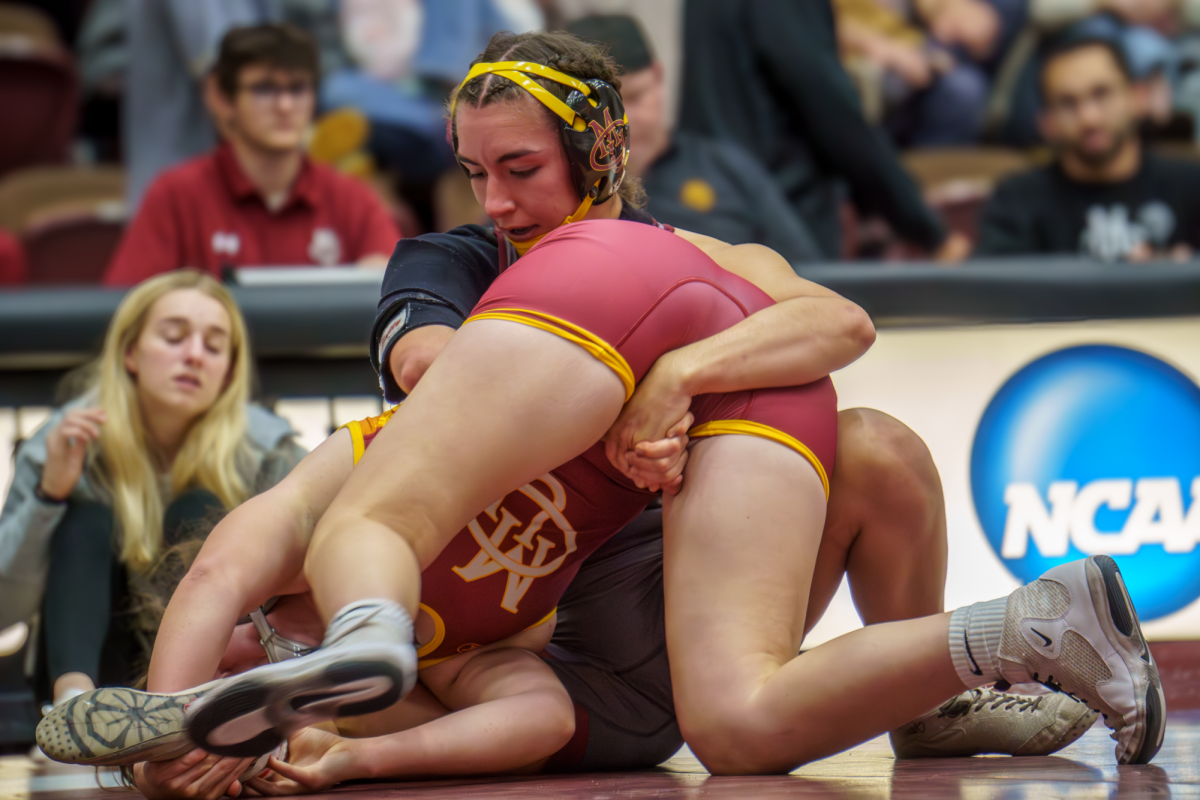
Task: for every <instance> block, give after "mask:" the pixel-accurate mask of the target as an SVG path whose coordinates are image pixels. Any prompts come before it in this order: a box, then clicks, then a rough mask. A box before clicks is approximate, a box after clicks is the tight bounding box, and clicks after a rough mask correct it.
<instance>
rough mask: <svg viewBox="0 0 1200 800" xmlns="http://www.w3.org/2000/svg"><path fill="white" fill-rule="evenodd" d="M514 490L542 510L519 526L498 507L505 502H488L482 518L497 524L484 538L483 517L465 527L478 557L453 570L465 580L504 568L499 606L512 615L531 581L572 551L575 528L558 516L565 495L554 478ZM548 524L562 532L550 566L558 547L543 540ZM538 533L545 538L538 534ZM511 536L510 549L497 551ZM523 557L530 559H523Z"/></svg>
mask: <svg viewBox="0 0 1200 800" xmlns="http://www.w3.org/2000/svg"><path fill="white" fill-rule="evenodd" d="M537 483H540V484H543V485H544V486H546V487H547V488H548V489H549V490H550V495H551V496H550V497H546V495H545V493H544V492H542V491H541V490H540V489H539V488H537V487H536V486H535V485H534V484H537ZM517 491H518V492H520V493H521V494H523V495H525V496H526V497H528V498H529V499H530V500H532V501H533V502H534V503H536V504H537V505H538V508H540V509H541V510H540V511H538V513H537V514H536V515H534V517H533V519H531V520H530V521H529V524H528V525H525V526H524V527H523V528H522V524H523V523H522V522H521V520H519V519H517V518H516V517H515V516H514V515H513V514H512V512H511V511H509V510H508V509H507V508H505V507H504V506H502V505H501V503H503V502H504V499H503V498H502V499H500V500H497V501H496V502H495V503H492V504H491V505H490V506H488V508H487V509H486V510H485V511H484V514H486V515H487V516H488V517H489V518H490V519H491V520H492V522H494V523H496V526H495V527H494V528H493V529H492V532H491V533H490V534H489V533H487V532H485V531H484V529H483V526H482V525H481V524H480V522H479V521H480V519H482V518H483V516H484V515H483V514H480V515H479V516H478V517H476V518H475V519H473V520H471V522H470V523H469V524H468V525H467V528H468V530H470V531H471V535H472V536H473V537H475V541H476V542H477V543H478V544H479V553H478V554H476V556H475V557H474V558H472V559H471V561H470V563H468V564H466V565H465V566H461V567H455V568H454V571H455V572H456V573H458V575H459V577H461V578H462V579H463V580H465V581H467V582H470V581H477V580H479V579H480V578H486V577H487V576H489V575H494V574H496V573H497V572H500V571H501V570H507V571H508V582H507V583H506V584H505V587H504V597H503V599H502V600H501V602H500V607H501V608H503V609H504V610H505V611H508V612H511V613H513V614H516V613H517V611H518V608H517V607H518V605H519V604H520V602H521V598H522V597H524V596H525V593H526V592H528V591H529V587H531V586H532V585H533V582H534V581H535V580H537V579H538V578H544V577H546V576H547V575H550V574H552V573H553V572H555V571H556V570H557V569H558V568H559V567H561V566H562V565H563V562H565V561H566V560H567V556H569V555H571V553H574V552H575V550H576V549H577V548H576V544H575V537H576V534H575V530H574V529H573V528H572V527H571V523H570V522H568V521H567V518H566V517H565V516H563V511H564V510H565V509H566V507H567V492H566V490H565V489H563V485H562V484H561V483H559V481H558V479H557V478H555V477H554V476H553V475H550V474H549V473H547V474H546V475H543V476H542V477H540V478H538V479H537V480H536V481H534V482H533V483H527V484H525V485H524V486H522V487H521V488H520V489H518V490H517ZM547 522H549V523H552V524H553V525H554V526H555V527H557V528H558V529H559V530H560V531H562V543H561V551H560V552H559V553H557V557H556V558H555V559H554V560H552V561H549V562H547V560H546V559H547V558H549V557H550V556H551V555H554V552H553V551H555V550H560V544H559V543H557V542H555V541H552V540H551V539H549V538H547V536H549V535H550V530H549V529H547V528H546V523H547ZM542 533H545V534H547V536H543V535H541V534H542ZM510 534H512V536H511V541H512V542H513V545H512V547H508V548H507V549H504V550H501V548H502V547H504V545H505V540H506V539H509V538H510V536H509V535H510ZM526 555H529V559H528V561H527V560H526Z"/></svg>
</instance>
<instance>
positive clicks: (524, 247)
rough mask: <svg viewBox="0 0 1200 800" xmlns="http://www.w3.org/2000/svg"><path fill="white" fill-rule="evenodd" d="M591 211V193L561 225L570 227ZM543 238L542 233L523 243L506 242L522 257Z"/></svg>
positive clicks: (510, 240)
mask: <svg viewBox="0 0 1200 800" xmlns="http://www.w3.org/2000/svg"><path fill="white" fill-rule="evenodd" d="M591 210H592V193H591V192H589V193H588V196H587V197H585V198H583V202H582V203H580V204H579V208H577V209H575V213H574V214H572V215H571V216H569V217H567V218H566V219H564V220H563V222H562V224H563V225H570V224H571V223H572V222H579V220H581V219H583V218H584V217H586V216H587V213H588V212H589V211H591ZM545 236H546V234H544V233H543V234H542V235H541V236H535V237H533V238H532V239H528V240H526V241H524V242H514V241H513V240H512V239H509V240H508V241H509V242H510V243H511V244H512V246H513V249H514V250H516V251H517V255H519V256H523V255H525V254H526V253H527V252H529V248H531V247H533V246H534V245H535V244H537V243H538V242H540V241H541V240H542V239H543V238H545Z"/></svg>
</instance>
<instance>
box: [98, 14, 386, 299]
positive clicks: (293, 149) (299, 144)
mask: <svg viewBox="0 0 1200 800" xmlns="http://www.w3.org/2000/svg"><path fill="white" fill-rule="evenodd" d="M318 75H319V72H318V66H317V50H316V46H315V44H314V43H313V41H312V39H311V38H310V37H309V36H308V35H307V34H305V33H303V32H302V31H300V30H299V29H297V28H294V27H291V26H288V25H274V24H271V25H257V26H252V27H244V28H234V29H232V30H230V31H229V33H227V34H226V35H225V38H224V39H223V40H222V41H221V49H220V54H219V56H218V58H217V61H216V63H215V64H214V66H213V68H212V71H211V73H210V74H209V75H208V77H207V79H206V84H205V100H206V102H207V105H208V108H209V112H210V113H211V114H212V117H213V122H214V124H215V126H216V128H217V130H218V132H219V134H220V136H221V138H222V140H223V141H222V143H221V144H220V145H218V146H217V148H216V149H215V150H214V151H213V152H211V153H209V154H207V155H204V156H200V157H199V158H195V159H192V160H190V161H187V162H185V163H183V164H181V165H179V166H177V167H174V168H172V169H170V170H167V171H166V172H164V173H162V174H161V175H160V176H159V177H158V178H157V180H155V181H154V183H153V184H152V185H151V186H150V189H149V191H148V192H147V193H146V197H145V199H144V201H143V202H142V205H141V208H140V209H139V211H138V213H137V215H136V216H135V217H134V219H133V220H132V222H131V223H130V226H129V229H128V230H127V231H126V233H125V238H124V240H123V241H122V242H121V246H120V248H119V249H118V250H117V254H116V256H115V257H114V258H113V262H112V263H111V264H110V265H109V268H108V272H107V273H106V274H105V283H107V284H109V285H116V286H129V285H132V284H135V283H138V282H139V281H142V280H145V279H146V278H148V277H150V276H151V275H155V274H158V273H160V272H166V271H168V270H172V269H178V268H180V267H196V268H199V269H203V270H206V271H208V272H212V273H213V274H217V275H219V274H220V273H221V270H222V269H223V268H224V267H237V266H265V265H272V264H278V265H288V266H299V265H305V264H311V265H317V266H335V265H341V264H360V265H365V266H372V265H373V266H378V267H380V268H382V267H383V266H384V265H386V263H387V259H388V257H389V256H390V255H391V252H392V249H393V248H394V247H395V245H396V240H397V239H399V238H400V233H399V231H398V230H397V228H396V225H395V223H394V222H393V221H392V219H391V217H390V216H389V215H388V213H387V210H386V209H385V208H384V206H383V204H382V203H381V202H380V201H379V200H378V198H377V197H376V196H375V195H374V194H373V193H372V192H371V190H370V189H369V188H368V187H367V186H366V185H365V184H363V183H361V182H359V181H357V180H356V179H353V178H349V177H345V176H342V175H339V174H337V173H336V172H334V171H333V170H331V169H329V168H328V167H325V166H322V165H320V164H314V163H313V162H311V161H310V160H309V159H308V158H307V156H306V155H305V154H304V151H303V144H304V134H305V131H306V130H307V129H308V126H309V125H310V124H311V123H312V118H313V109H314V106H315V102H316V81H317V78H318Z"/></svg>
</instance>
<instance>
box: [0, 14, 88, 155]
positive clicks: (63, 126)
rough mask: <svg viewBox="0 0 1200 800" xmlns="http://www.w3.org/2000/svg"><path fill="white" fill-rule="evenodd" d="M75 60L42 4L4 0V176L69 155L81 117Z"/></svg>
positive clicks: (0, 32)
mask: <svg viewBox="0 0 1200 800" xmlns="http://www.w3.org/2000/svg"><path fill="white" fill-rule="evenodd" d="M78 94H79V89H78V82H77V79H76V75H75V65H74V63H73V61H72V59H71V55H70V53H68V52H67V51H66V50H65V49H64V48H63V46H62V45H61V44H60V43H59V41H58V36H57V33H56V32H55V30H54V24H53V23H52V22H50V20H49V19H48V18H47V17H46V16H45V15H44V14H42V13H41V12H39V11H37V9H33V8H27V7H24V6H17V5H13V4H8V3H2V4H0V108H3V109H4V115H5V119H4V123H3V124H0V175H3V174H4V173H7V172H10V171H12V170H14V169H17V168H19V167H23V166H27V165H31V164H48V163H61V162H63V161H65V160H66V158H67V153H68V149H69V147H70V145H71V139H72V137H73V135H74V133H75V125H76V120H77V118H78Z"/></svg>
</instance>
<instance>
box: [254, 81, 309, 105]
mask: <svg viewBox="0 0 1200 800" xmlns="http://www.w3.org/2000/svg"><path fill="white" fill-rule="evenodd" d="M241 89H242V91H243V92H249V93H250V97H251V98H252V99H253V100H254V102H256V103H259V104H261V105H274V104H275V103H278V102H279V98H281V97H283V96H284V95H287V96H288V98H290V99H291V100H293V101H295V102H299V101H301V100H307V99H309V98H310V97H312V94H313V84H312V81H292V82H291V83H276V82H275V81H255V82H254V83H250V84H245V85H243V86H242V87H241Z"/></svg>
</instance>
